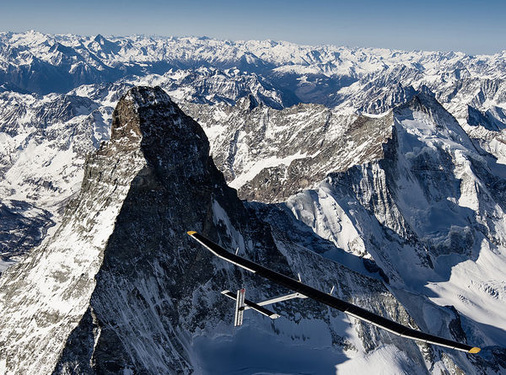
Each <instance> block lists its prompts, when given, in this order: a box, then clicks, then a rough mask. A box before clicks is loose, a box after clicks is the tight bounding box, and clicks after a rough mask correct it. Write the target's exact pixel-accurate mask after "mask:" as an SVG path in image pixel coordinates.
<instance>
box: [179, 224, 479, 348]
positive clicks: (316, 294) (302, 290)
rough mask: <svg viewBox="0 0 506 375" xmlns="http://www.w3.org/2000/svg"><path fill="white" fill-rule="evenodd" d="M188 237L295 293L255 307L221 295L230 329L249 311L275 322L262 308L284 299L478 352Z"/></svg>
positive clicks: (242, 294)
mask: <svg viewBox="0 0 506 375" xmlns="http://www.w3.org/2000/svg"><path fill="white" fill-rule="evenodd" d="M188 235H189V236H190V237H192V238H193V239H194V240H196V241H197V242H199V243H200V244H201V245H203V246H204V247H205V248H206V249H207V250H209V251H210V252H212V253H213V254H214V255H216V256H217V257H219V258H222V259H225V260H226V261H227V262H230V263H232V264H235V265H236V266H239V267H241V268H244V269H245V270H246V271H249V272H252V273H254V274H256V275H258V276H261V277H264V278H266V279H268V280H270V281H272V282H274V283H276V284H279V285H281V286H284V287H286V288H288V289H290V290H292V291H293V292H295V293H292V294H288V295H286V296H282V297H278V298H274V299H271V300H268V301H263V302H259V303H254V302H252V301H250V300H247V299H246V298H245V293H246V291H245V289H239V290H238V291H237V293H236V294H234V293H232V292H230V291H228V290H224V291H223V292H222V293H223V294H224V295H225V296H227V297H229V298H231V299H233V300H235V301H236V307H235V322H234V325H236V326H240V325H241V324H242V321H243V314H244V310H247V309H252V310H255V311H257V312H259V313H261V314H263V315H266V316H268V317H269V318H271V319H276V318H279V315H278V314H276V313H274V312H272V311H270V310H268V309H267V308H265V307H264V306H266V305H270V304H273V303H276V302H280V301H286V300H288V299H293V298H311V299H314V300H315V301H318V302H321V303H324V304H326V305H328V306H330V307H333V308H335V309H338V310H340V311H342V312H344V313H346V314H348V315H350V316H353V317H355V318H357V319H360V320H363V321H365V322H368V323H371V324H373V325H375V326H377V327H380V328H383V329H386V330H387V331H389V332H392V333H394V334H396V335H399V336H401V337H405V338H408V339H411V340H417V341H422V342H426V343H430V344H435V345H440V346H445V347H447V348H451V349H456V350H461V351H464V352H467V353H473V354H474V353H478V352H479V351H480V350H481V349H480V348H478V347H475V346H469V345H466V344H462V343H459V342H457V341H453V340H448V339H445V338H442V337H438V336H434V335H429V334H427V333H424V332H421V331H417V330H415V329H412V328H408V327H405V326H403V325H402V324H399V323H397V322H394V321H392V320H390V319H387V318H384V317H382V316H380V315H376V314H374V313H372V312H370V311H367V310H365V309H363V308H361V307H358V306H356V305H353V304H351V303H349V302H346V301H343V300H341V299H339V298H336V297H334V296H332V295H330V294H329V293H325V292H322V291H320V290H318V289H315V288H313V287H310V286H309V285H306V284H303V283H302V282H301V281H300V280H295V279H292V278H290V277H288V276H285V275H282V274H280V273H277V272H275V271H272V270H270V269H268V268H265V267H263V266H261V265H259V264H257V263H255V262H252V261H250V260H247V259H244V258H243V257H240V256H238V255H236V254H232V253H231V252H229V251H227V250H225V249H224V248H223V247H221V246H220V245H218V244H216V243H214V242H212V241H211V240H209V239H207V238H205V237H204V236H202V235H200V234H198V233H197V232H194V231H190V232H188Z"/></svg>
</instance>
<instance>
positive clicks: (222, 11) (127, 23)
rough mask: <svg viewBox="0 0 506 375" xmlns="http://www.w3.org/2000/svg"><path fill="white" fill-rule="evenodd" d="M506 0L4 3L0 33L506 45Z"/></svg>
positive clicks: (395, 45)
mask: <svg viewBox="0 0 506 375" xmlns="http://www.w3.org/2000/svg"><path fill="white" fill-rule="evenodd" d="M505 16H506V0H481V1H478V0H459V1H456V0H439V1H435V0H416V1H413V0H406V1H395V0H377V1H374V0H353V1H352V0H347V1H341V0H334V1H329V0H324V1H318V0H312V1H306V0H291V1H285V0H281V1H276V0H270V1H267V0H256V1H255V0H246V1H244V0H236V1H231V0H209V1H199V0H186V1H185V0H179V1H171V0H165V1H163V0H136V1H129V0H123V1H120V0H117V1H112V0H80V1H75V0H65V1H64V0H46V1H44V0H42V1H41V0H38V1H35V0H17V1H8V0H3V1H2V4H0V31H26V30H31V29H33V30H37V31H41V32H46V33H76V34H81V35H95V34H99V33H100V34H103V35H132V34H144V35H165V36H172V35H174V36H186V35H196V36H203V35H205V36H209V37H215V38H219V39H232V40H244V39H274V40H287V41H291V42H296V43H302V44H335V45H346V46H350V47H355V46H359V47H384V48H392V49H402V50H414V49H421V50H441V51H449V50H454V51H463V52H466V53H470V54H480V53H495V52H499V51H502V50H506V22H505V21H504V17H505Z"/></svg>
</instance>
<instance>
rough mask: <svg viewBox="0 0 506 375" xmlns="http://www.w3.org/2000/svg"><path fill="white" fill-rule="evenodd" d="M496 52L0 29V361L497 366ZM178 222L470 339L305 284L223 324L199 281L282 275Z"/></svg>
mask: <svg viewBox="0 0 506 375" xmlns="http://www.w3.org/2000/svg"><path fill="white" fill-rule="evenodd" d="M505 61H506V54H505V53H504V52H503V53H500V54H496V55H493V56H466V55H464V54H462V53H453V52H452V53H440V52H422V51H414V52H403V51H391V50H379V49H351V48H345V47H333V46H319V47H311V46H299V45H295V44H291V43H286V42H274V41H246V42H230V41H219V40H214V39H209V38H161V37H160V38H158V37H157V38H155V37H141V36H138V37H109V38H107V39H106V38H104V37H103V36H101V35H98V36H96V37H93V38H92V37H80V36H75V35H45V34H40V33H37V32H27V33H23V34H16V33H3V34H0V77H1V78H0V82H2V83H3V84H2V85H1V88H0V103H1V105H0V141H1V143H2V145H3V147H2V148H1V151H0V170H1V171H2V173H1V175H0V192H1V202H0V215H1V217H2V221H1V224H0V225H1V227H0V228H1V232H0V233H1V236H0V246H1V256H2V263H1V265H2V270H4V269H7V267H9V268H8V269H7V271H5V272H4V273H3V275H2V278H1V279H0V280H1V281H0V282H1V283H2V286H1V288H0V306H1V311H2V317H1V318H0V326H1V327H2V328H1V331H0V332H1V334H0V335H1V336H0V342H1V343H2V348H3V349H0V369H3V371H4V372H5V373H34V374H35V373H119V372H121V371H123V373H192V372H195V373H224V374H225V373H238V371H243V373H308V372H311V371H313V373H335V372H336V369H337V370H338V371H342V372H343V373H366V372H371V371H373V370H372V369H374V368H377V366H378V364H380V363H381V364H382V366H383V368H384V369H385V372H386V373H431V374H439V373H441V372H443V373H450V374H460V373H468V374H474V373H478V374H480V373H483V374H490V373H501V372H503V371H505V368H506V351H505V349H504V347H503V343H504V342H505V339H506V334H505V329H506V315H505V313H504V311H505V309H504V306H505V301H506V289H505V288H506V284H505V282H504V271H503V270H504V269H505V266H506V258H505V254H506V253H505V250H506V220H505V219H504V210H506V199H505V198H506V197H505V193H504V192H505V191H506V190H505V188H506V166H505V163H506V148H505V147H506V146H505V145H506V130H505V128H506V112H505V110H506V91H505V87H506V86H505V77H506V64H505ZM147 86H151V87H154V86H156V88H149V87H147ZM111 128H112V133H110V131H111V130H110V129H111ZM209 155H210V156H209ZM239 198H240V199H242V200H240V199H239ZM187 230H199V231H203V232H204V233H205V234H206V235H208V236H209V237H210V238H212V239H213V240H215V241H217V242H220V243H221V244H222V245H223V246H225V247H229V248H230V249H236V248H238V249H239V251H241V252H242V253H243V255H245V256H247V257H250V258H251V259H254V260H255V261H261V262H263V263H265V264H268V265H270V266H271V267H273V268H276V269H277V270H278V271H280V272H283V273H285V274H288V275H296V274H297V273H299V274H301V275H302V277H303V278H304V280H305V282H306V283H309V284H311V285H314V286H315V287H319V288H320V289H329V290H330V289H331V287H332V286H335V293H336V295H338V296H339V297H340V298H343V299H348V300H350V301H353V302H355V303H357V304H361V305H362V306H363V307H365V308H368V309H370V310H373V311H375V312H377V313H380V314H384V315H385V316H388V317H390V318H391V319H394V320H397V321H399V322H402V323H403V324H409V325H411V326H413V327H417V328H419V329H421V330H423V331H425V332H428V333H432V334H437V335H441V336H443V337H448V338H452V339H455V340H458V341H462V342H466V341H467V342H469V343H472V344H473V345H477V346H481V347H483V350H482V354H480V355H477V356H470V355H465V354H462V353H455V352H452V351H451V350H446V349H441V348H437V347H431V346H428V345H421V344H418V345H417V344H414V343H407V342H406V341H405V340H403V339H401V338H397V337H394V336H392V335H390V334H388V333H386V332H383V331H381V330H378V329H376V328H374V327H370V326H368V325H366V324H363V323H360V322H359V321H355V320H354V319H349V318H346V317H345V316H343V315H341V314H339V313H337V312H332V311H328V310H326V309H324V308H322V307H321V306H318V305H316V304H311V303H307V302H306V301H304V302H300V301H299V302H295V301H291V302H286V303H285V304H284V305H283V308H282V312H281V314H282V315H283V318H281V319H280V320H279V322H278V321H276V323H272V322H269V321H266V320H265V319H264V318H262V317H257V316H254V315H251V316H248V317H247V320H246V322H245V323H246V324H245V326H244V327H243V328H241V329H240V330H237V331H233V328H232V327H230V324H229V322H230V321H231V314H232V312H233V311H232V306H229V305H228V302H227V301H223V300H222V299H221V295H220V294H219V292H220V291H221V289H220V288H222V289H225V288H234V287H235V288H240V287H242V286H244V285H246V284H247V285H248V289H249V288H250V287H251V293H252V294H253V296H252V297H254V299H260V298H264V297H268V296H270V295H271V294H272V293H282V292H283V291H282V290H279V288H276V287H274V286H272V285H271V286H268V285H265V284H261V282H260V280H256V279H254V277H250V276H247V275H245V274H242V273H241V272H238V271H236V270H234V269H232V268H230V267H227V266H225V265H223V264H220V263H219V262H218V261H215V260H211V259H209V257H208V255H207V254H203V253H201V250H199V249H198V247H196V246H195V245H194V244H191V243H190V242H189V241H188V239H186V238H185V237H184V233H185V232H186V231H187ZM225 305H226V306H225ZM272 353H276V355H275V356H274V355H273V354H272ZM294 353H296V354H297V355H296V357H297V360H294V359H293V357H294V355H293V354H294ZM221 354H222V355H224V356H225V358H227V359H228V361H225V362H223V361H219V360H217V359H216V358H217V357H218V356H220V355H221ZM291 361H295V362H291ZM241 369H242V370H241ZM373 372H374V371H373ZM339 373H341V372H339Z"/></svg>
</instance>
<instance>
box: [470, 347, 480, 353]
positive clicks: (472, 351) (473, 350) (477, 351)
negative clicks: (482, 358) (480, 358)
mask: <svg viewBox="0 0 506 375" xmlns="http://www.w3.org/2000/svg"><path fill="white" fill-rule="evenodd" d="M480 350H481V349H480V348H477V347H474V348H471V350H469V353H473V354H476V353H479V352H480Z"/></svg>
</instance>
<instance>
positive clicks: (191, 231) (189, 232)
mask: <svg viewBox="0 0 506 375" xmlns="http://www.w3.org/2000/svg"><path fill="white" fill-rule="evenodd" d="M186 233H187V234H188V235H189V236H193V235H194V234H195V233H197V232H195V231H194V230H189V231H188V232H186Z"/></svg>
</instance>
